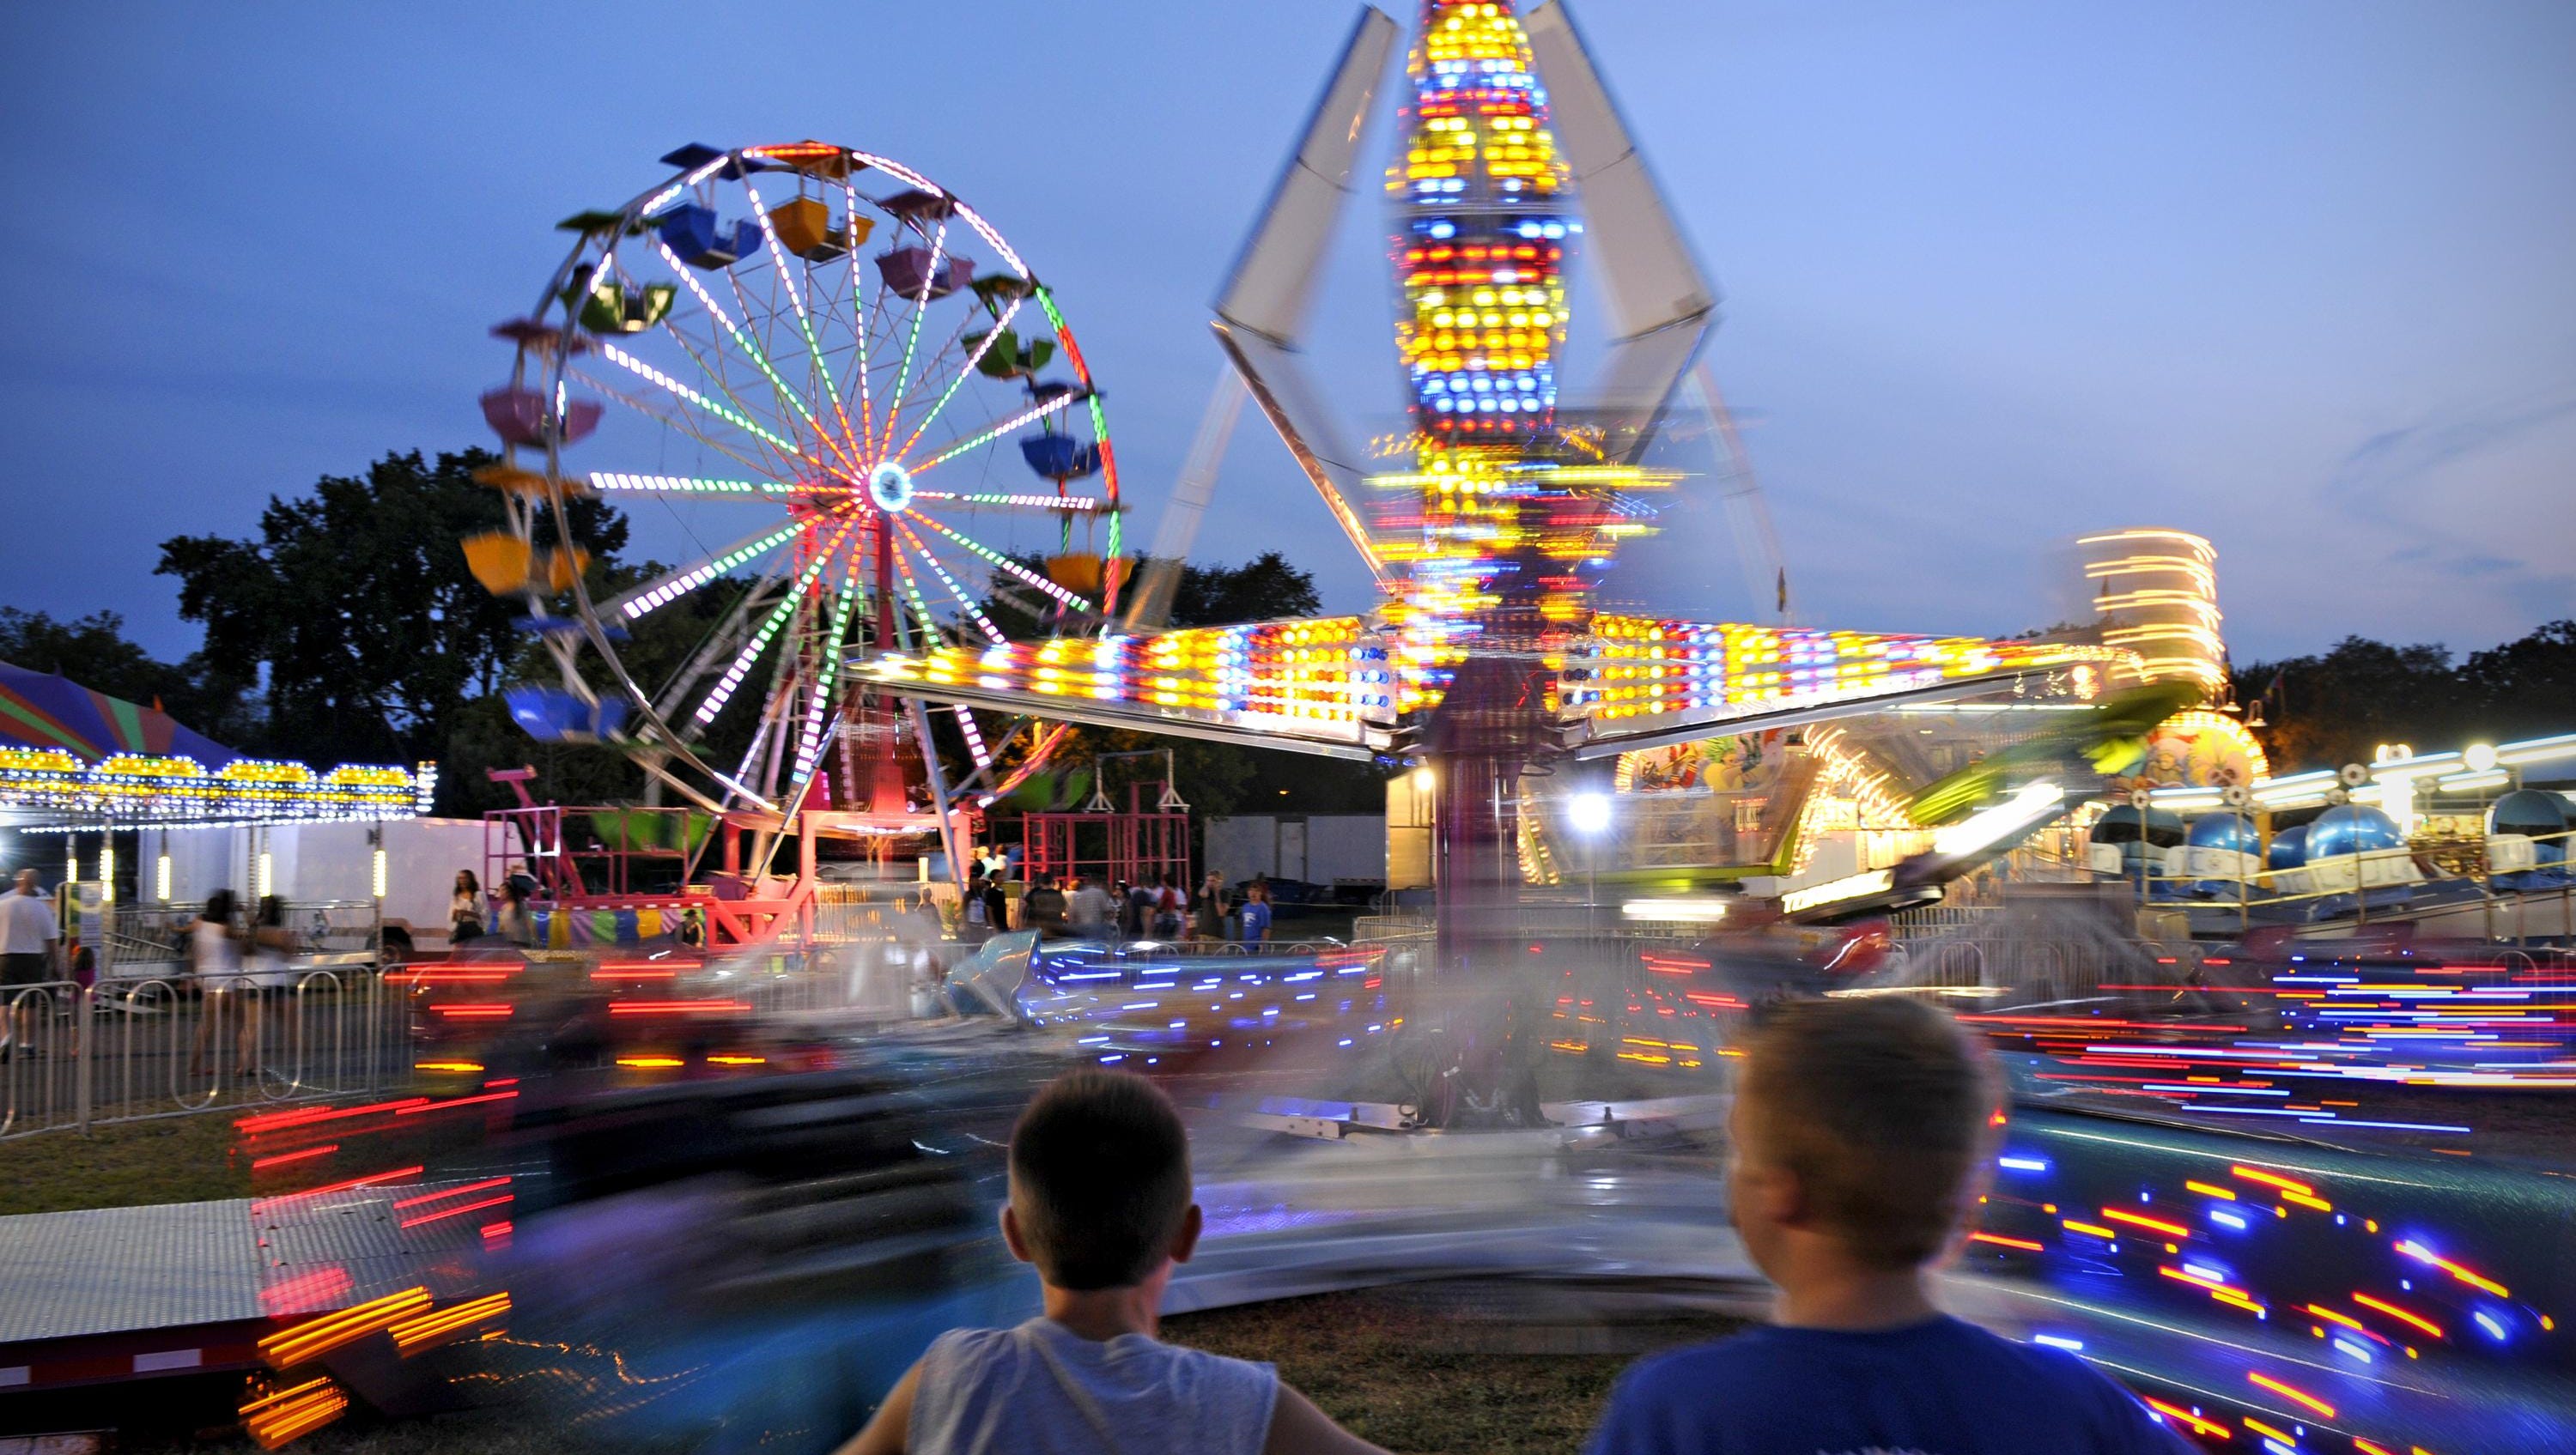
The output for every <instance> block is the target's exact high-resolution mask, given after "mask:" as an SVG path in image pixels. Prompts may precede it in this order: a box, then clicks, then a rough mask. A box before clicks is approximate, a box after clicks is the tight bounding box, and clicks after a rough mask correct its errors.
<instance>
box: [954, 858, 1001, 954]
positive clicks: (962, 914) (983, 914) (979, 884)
mask: <svg viewBox="0 0 2576 1455" xmlns="http://www.w3.org/2000/svg"><path fill="white" fill-rule="evenodd" d="M992 914H993V911H992V908H991V906H989V905H988V904H986V903H985V901H984V871H983V870H982V869H981V868H975V869H970V870H968V871H966V888H965V891H964V892H963V893H961V894H960V895H959V896H958V898H957V938H958V940H959V941H960V942H961V943H964V944H969V945H980V944H982V943H984V942H985V941H986V940H989V939H991V938H993V918H992Z"/></svg>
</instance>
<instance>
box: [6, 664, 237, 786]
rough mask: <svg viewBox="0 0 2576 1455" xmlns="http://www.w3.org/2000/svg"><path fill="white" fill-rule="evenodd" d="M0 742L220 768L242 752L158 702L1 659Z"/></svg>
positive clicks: (87, 759) (95, 757) (91, 757)
mask: <svg viewBox="0 0 2576 1455" xmlns="http://www.w3.org/2000/svg"><path fill="white" fill-rule="evenodd" d="M0 745H8V746H16V747H25V748H51V749H57V750H59V751H62V752H67V753H70V754H71V755H72V756H74V757H76V758H79V759H80V760H81V761H82V762H84V763H90V764H95V763H99V762H102V761H104V760H106V759H108V758H113V757H117V756H120V755H123V754H129V753H133V754H144V755H148V756H151V757H156V758H168V757H182V758H193V759H195V760H196V761H197V762H198V763H199V764H201V765H203V766H205V767H208V768H220V767H222V766H224V765H225V764H227V763H230V762H232V761H233V760H234V759H236V758H239V757H240V756H241V754H239V753H236V752H234V751H233V750H232V749H230V748H227V747H225V746H224V745H223V744H221V743H218V742H216V741H215V740H214V739H212V738H209V737H207V736H205V735H204V734H202V733H199V732H196V731H194V730H192V729H190V728H188V727H186V726H185V725H183V724H181V723H180V722H179V721H178V720H177V719H176V718H173V717H171V716H170V714H168V713H166V712H163V711H162V710H161V709H160V708H159V707H158V706H154V707H145V706H143V705H141V704H140V703H134V702H128V701H126V700H125V699H124V698H122V697H110V696H108V695H107V694H106V693H104V692H100V691H97V690H95V689H93V688H88V687H83V686H81V685H80V684H79V683H77V682H74V681H72V680H71V679H70V678H68V677H65V676H63V675H62V674H61V673H58V672H34V671H30V670H28V669H27V668H25V667H18V666H12V665H11V664H9V663H7V662H0Z"/></svg>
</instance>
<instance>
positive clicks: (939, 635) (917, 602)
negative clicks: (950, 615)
mask: <svg viewBox="0 0 2576 1455" xmlns="http://www.w3.org/2000/svg"><path fill="white" fill-rule="evenodd" d="M894 566H895V574H896V576H897V578H898V579H900V580H901V581H902V582H903V599H904V604H905V605H907V606H910V607H911V608H912V615H913V619H914V620H915V621H918V622H920V623H921V631H922V635H923V636H924V637H926V638H927V639H928V640H929V641H930V643H931V644H932V645H933V646H937V645H941V644H944V643H945V642H946V641H947V638H948V633H947V631H946V629H945V628H943V627H941V626H940V624H939V618H937V617H935V616H933V615H931V614H930V603H929V602H927V601H924V600H922V598H921V582H920V580H919V578H917V577H915V576H914V575H913V574H912V563H911V562H910V561H908V560H905V559H904V556H903V553H902V552H900V551H897V552H895V553H894ZM897 630H898V631H900V630H901V623H897ZM886 645H887V644H886V643H883V642H880V643H878V644H877V649H878V650H879V651H883V650H884V649H885V647H886Z"/></svg>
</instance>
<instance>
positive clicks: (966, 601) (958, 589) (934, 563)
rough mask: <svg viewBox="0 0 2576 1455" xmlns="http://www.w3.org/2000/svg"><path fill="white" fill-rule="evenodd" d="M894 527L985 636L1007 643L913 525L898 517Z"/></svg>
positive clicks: (998, 629)
mask: <svg viewBox="0 0 2576 1455" xmlns="http://www.w3.org/2000/svg"><path fill="white" fill-rule="evenodd" d="M933 524H936V522H933ZM894 528H895V529H896V530H898V531H901V532H902V533H903V538H904V540H905V541H907V542H909V543H910V544H911V546H912V549H913V551H914V553H915V554H917V555H919V556H920V557H921V563H922V564H923V565H925V566H928V567H929V568H930V570H931V574H933V575H935V576H937V577H938V578H939V584H941V585H943V586H945V587H947V588H948V594H949V595H951V596H954V597H956V598H957V604H958V605H959V606H960V607H962V608H964V610H965V612H966V614H967V615H968V616H969V617H972V618H973V619H974V622H975V625H977V626H979V627H981V628H983V630H984V635H985V636H987V637H989V638H991V639H992V640H993V641H995V642H997V643H1003V644H1007V643H1008V642H1009V641H1010V640H1011V639H1010V637H1009V636H1008V635H1006V634H1005V633H1004V632H1003V631H1002V629H1001V628H1000V627H997V626H995V625H993V622H992V618H990V617H988V616H986V615H984V608H983V607H982V606H981V605H980V604H978V603H977V602H976V600H975V598H974V596H973V595H971V594H970V593H969V592H968V591H967V590H966V588H965V587H963V586H960V585H958V584H957V578H956V577H954V576H951V575H949V574H948V568H947V567H945V566H942V565H941V564H939V558H938V557H937V556H935V555H933V554H931V552H930V548H929V547H928V546H925V545H923V544H922V543H921V537H919V536H917V535H914V534H913V533H912V527H910V526H908V525H905V524H904V523H903V522H902V521H901V520H900V519H897V520H895V523H894Z"/></svg>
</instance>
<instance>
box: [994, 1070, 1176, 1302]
mask: <svg viewBox="0 0 2576 1455" xmlns="http://www.w3.org/2000/svg"><path fill="white" fill-rule="evenodd" d="M1198 1229H1199V1218H1198V1205H1197V1204H1195V1203H1193V1202H1191V1201H1190V1145H1189V1139H1188V1136H1187V1134H1185V1133H1184V1132H1183V1131H1182V1129H1181V1118H1180V1114H1179V1113H1178V1112H1176V1111H1174V1110H1173V1109H1172V1103H1171V1100H1170V1098H1168V1097H1166V1096H1164V1095H1163V1093H1162V1092H1161V1090H1159V1089H1158V1088H1156V1087H1155V1086H1154V1084H1153V1083H1152V1082H1149V1081H1147V1080H1145V1079H1144V1078H1143V1077H1141V1076H1131V1075H1128V1074H1127V1073H1125V1072H1121V1071H1104V1070H1100V1069H1097V1068H1085V1069H1083V1070H1080V1071H1073V1072H1068V1073H1067V1074H1065V1075H1063V1076H1060V1077H1057V1078H1056V1079H1055V1080H1054V1081H1051V1082H1049V1083H1048V1084H1047V1085H1046V1086H1045V1087H1044V1088H1043V1089H1041V1090H1040V1091H1039V1092H1038V1094H1037V1096H1036V1097H1035V1098H1034V1099H1033V1100H1031V1101H1030V1102H1029V1105H1028V1109H1027V1110H1026V1111H1023V1112H1021V1113H1020V1120H1019V1124H1018V1125H1017V1126H1015V1127H1013V1128H1012V1129H1011V1201H1010V1205H1009V1207H1008V1208H1006V1209H1005V1210H1004V1212H1003V1218H1002V1231H1003V1235H1004V1237H1005V1238H1006V1239H1008V1241H1009V1242H1010V1245H1011V1252H1012V1253H1013V1254H1014V1255H1016V1256H1018V1257H1020V1258H1022V1259H1025V1260H1026V1261H1028V1262H1031V1263H1034V1264H1036V1265H1037V1267H1038V1275H1039V1276H1040V1277H1042V1278H1044V1279H1045V1280H1046V1281H1047V1283H1049V1284H1050V1285H1052V1286H1054V1287H1056V1288H1063V1289H1073V1290H1083V1289H1098V1288H1124V1287H1129V1286H1132V1285H1135V1284H1140V1283H1143V1282H1145V1281H1147V1280H1148V1279H1151V1278H1156V1277H1159V1276H1160V1275H1162V1274H1163V1273H1164V1272H1165V1271H1166V1269H1167V1268H1168V1267H1169V1265H1170V1264H1171V1263H1175V1262H1182V1261H1186V1260H1187V1259H1188V1258H1189V1256H1190V1252H1191V1250H1192V1248H1193V1247H1194V1246H1195V1245H1196V1244H1197V1242H1198Z"/></svg>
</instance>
